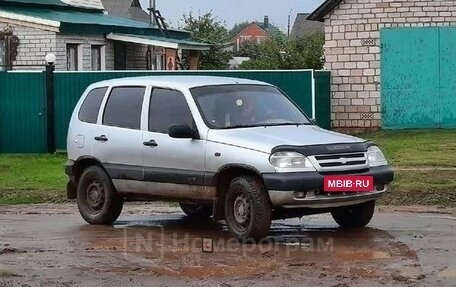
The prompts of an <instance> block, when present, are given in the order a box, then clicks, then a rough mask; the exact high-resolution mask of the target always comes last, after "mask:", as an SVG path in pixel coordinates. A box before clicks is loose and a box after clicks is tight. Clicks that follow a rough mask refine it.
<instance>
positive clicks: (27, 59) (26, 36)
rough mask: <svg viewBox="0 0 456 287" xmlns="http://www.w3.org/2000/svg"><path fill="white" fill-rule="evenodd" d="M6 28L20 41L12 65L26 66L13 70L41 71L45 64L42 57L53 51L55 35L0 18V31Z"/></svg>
mask: <svg viewBox="0 0 456 287" xmlns="http://www.w3.org/2000/svg"><path fill="white" fill-rule="evenodd" d="M7 27H8V29H12V30H13V35H15V36H17V37H18V38H19V41H20V44H19V46H18V51H17V52H18V53H17V57H16V61H14V62H13V65H27V67H21V66H16V67H14V68H15V69H33V70H37V69H38V70H42V69H43V68H42V65H44V64H45V62H44V57H45V56H46V54H47V53H49V52H52V51H54V50H55V46H56V33H55V32H53V31H50V30H49V29H50V28H46V27H44V26H40V25H34V26H32V25H31V24H29V23H23V22H19V21H13V20H6V19H2V18H0V31H4V30H5V29H6V28H7ZM44 28H46V29H47V30H45V29H44Z"/></svg>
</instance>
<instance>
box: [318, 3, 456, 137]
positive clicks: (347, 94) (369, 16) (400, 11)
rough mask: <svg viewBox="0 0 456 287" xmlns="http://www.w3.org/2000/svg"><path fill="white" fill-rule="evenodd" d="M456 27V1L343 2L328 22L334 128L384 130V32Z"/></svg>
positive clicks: (328, 55) (326, 22)
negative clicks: (395, 28)
mask: <svg viewBox="0 0 456 287" xmlns="http://www.w3.org/2000/svg"><path fill="white" fill-rule="evenodd" d="M454 24H456V1H454V0H344V1H342V2H341V4H339V6H338V7H336V8H335V9H334V10H333V11H332V12H331V13H329V14H328V15H327V16H326V17H325V35H326V43H325V55H326V68H327V69H328V70H331V71H332V91H333V95H332V99H331V106H332V113H331V121H332V125H333V127H334V128H338V129H351V130H353V129H366V128H367V129H369V128H374V129H376V128H379V127H380V126H381V108H380V100H381V99H380V48H379V45H380V39H379V38H380V32H379V31H380V29H381V28H383V27H425V26H443V25H454ZM366 41H372V42H371V43H372V45H366V44H367V43H366ZM369 44H370V43H369Z"/></svg>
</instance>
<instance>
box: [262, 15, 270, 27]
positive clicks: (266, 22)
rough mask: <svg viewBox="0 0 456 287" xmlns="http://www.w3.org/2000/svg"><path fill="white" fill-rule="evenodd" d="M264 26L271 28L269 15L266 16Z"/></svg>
mask: <svg viewBox="0 0 456 287" xmlns="http://www.w3.org/2000/svg"><path fill="white" fill-rule="evenodd" d="M263 26H264V28H266V29H267V28H269V17H268V16H264V24H263Z"/></svg>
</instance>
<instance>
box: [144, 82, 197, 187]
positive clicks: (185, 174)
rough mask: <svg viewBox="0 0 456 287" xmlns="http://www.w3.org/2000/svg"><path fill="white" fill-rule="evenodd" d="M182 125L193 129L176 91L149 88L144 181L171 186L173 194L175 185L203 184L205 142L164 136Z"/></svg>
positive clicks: (188, 110) (182, 101)
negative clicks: (171, 127)
mask: <svg viewBox="0 0 456 287" xmlns="http://www.w3.org/2000/svg"><path fill="white" fill-rule="evenodd" d="M182 124H186V125H188V126H190V127H192V128H193V129H195V130H196V126H195V123H194V120H193V116H192V113H191V111H190V109H189V106H188V104H187V101H186V99H185V96H184V95H183V94H182V93H181V92H179V91H176V90H171V89H164V88H153V89H152V91H151V95H150V103H149V120H148V130H147V131H146V132H144V138H143V140H144V144H145V145H144V146H143V158H144V180H145V181H149V182H160V183H168V184H172V185H171V186H172V187H173V188H174V191H176V189H178V187H177V186H176V185H190V186H191V185H193V186H203V185H204V175H205V160H204V152H205V147H206V141H204V140H200V139H176V138H171V137H170V136H169V135H168V129H169V127H170V126H171V125H182ZM147 143H153V144H148V145H146V144H147ZM181 187H182V186H181ZM169 192H172V191H169ZM174 195H175V194H174Z"/></svg>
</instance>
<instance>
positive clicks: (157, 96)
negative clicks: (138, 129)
mask: <svg viewBox="0 0 456 287" xmlns="http://www.w3.org/2000/svg"><path fill="white" fill-rule="evenodd" d="M172 125H188V126H189V127H194V124H193V117H192V113H191V112H190V109H189V107H188V104H187V101H186V100H185V97H184V95H183V94H182V93H181V92H179V91H175V90H168V89H162V88H155V89H153V90H152V95H151V99H150V106H149V131H151V132H158V133H165V134H167V133H168V129H169V127H170V126H172Z"/></svg>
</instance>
